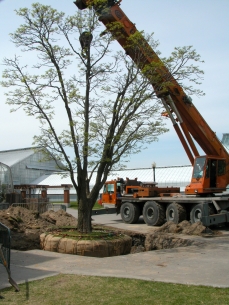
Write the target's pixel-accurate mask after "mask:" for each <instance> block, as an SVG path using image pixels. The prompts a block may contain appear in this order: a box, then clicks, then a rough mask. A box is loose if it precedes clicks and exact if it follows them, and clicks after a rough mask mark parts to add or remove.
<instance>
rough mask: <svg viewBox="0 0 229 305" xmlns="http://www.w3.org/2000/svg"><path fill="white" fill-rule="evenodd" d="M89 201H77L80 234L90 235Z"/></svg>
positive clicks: (90, 206)
mask: <svg viewBox="0 0 229 305" xmlns="http://www.w3.org/2000/svg"><path fill="white" fill-rule="evenodd" d="M91 211H92V204H91V199H88V198H86V199H79V201H78V227H77V229H78V231H79V232H81V233H90V232H91V231H92V226H91Z"/></svg>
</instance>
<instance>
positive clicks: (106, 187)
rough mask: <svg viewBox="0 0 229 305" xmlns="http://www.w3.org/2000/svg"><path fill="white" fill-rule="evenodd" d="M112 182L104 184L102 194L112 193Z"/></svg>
mask: <svg viewBox="0 0 229 305" xmlns="http://www.w3.org/2000/svg"><path fill="white" fill-rule="evenodd" d="M113 193H114V184H105V185H104V188H103V194H113Z"/></svg>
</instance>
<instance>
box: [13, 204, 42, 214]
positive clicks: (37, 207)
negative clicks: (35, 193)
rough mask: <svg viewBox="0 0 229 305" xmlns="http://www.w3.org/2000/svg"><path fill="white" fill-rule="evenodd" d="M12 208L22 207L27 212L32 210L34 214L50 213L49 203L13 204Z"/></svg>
mask: <svg viewBox="0 0 229 305" xmlns="http://www.w3.org/2000/svg"><path fill="white" fill-rule="evenodd" d="M11 206H12V207H22V208H25V209H27V210H32V211H34V212H38V213H40V214H42V213H44V212H46V211H48V203H47V202H26V203H13V204H12V205H11Z"/></svg>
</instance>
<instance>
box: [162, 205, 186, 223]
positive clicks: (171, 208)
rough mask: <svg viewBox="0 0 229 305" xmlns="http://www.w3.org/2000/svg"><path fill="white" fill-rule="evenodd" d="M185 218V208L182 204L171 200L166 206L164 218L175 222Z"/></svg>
mask: <svg viewBox="0 0 229 305" xmlns="http://www.w3.org/2000/svg"><path fill="white" fill-rule="evenodd" d="M186 219H187V213H186V209H185V207H184V206H183V205H181V204H179V203H176V202H173V203H170V204H169V205H168V206H167V209H166V220H167V221H172V222H174V223H176V224H178V223H180V222H181V221H183V220H186Z"/></svg>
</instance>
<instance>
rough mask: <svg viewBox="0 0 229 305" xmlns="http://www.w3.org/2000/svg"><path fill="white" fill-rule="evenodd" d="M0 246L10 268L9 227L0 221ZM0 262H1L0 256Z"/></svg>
mask: <svg viewBox="0 0 229 305" xmlns="http://www.w3.org/2000/svg"><path fill="white" fill-rule="evenodd" d="M0 246H1V248H2V252H3V255H4V258H5V260H6V262H7V265H8V269H9V270H10V229H9V228H7V227H6V226H5V225H4V224H2V223H1V222H0ZM0 263H1V264H3V262H2V260H1V258H0Z"/></svg>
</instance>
